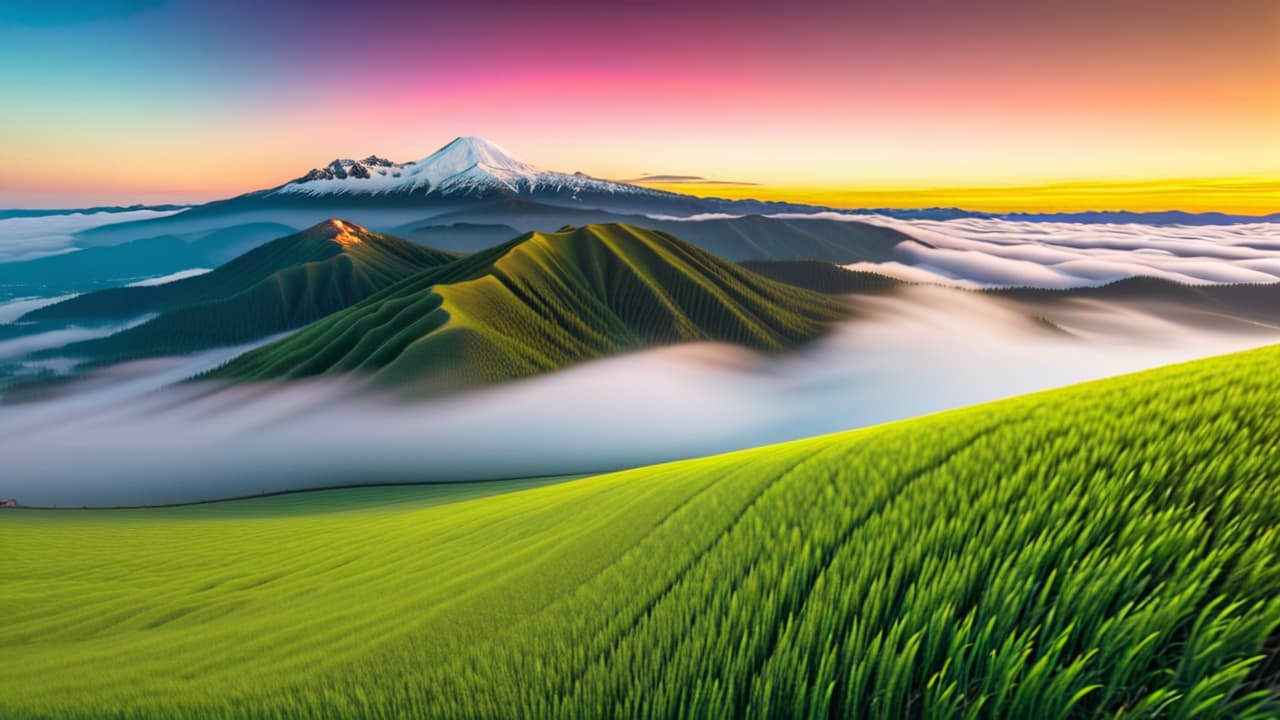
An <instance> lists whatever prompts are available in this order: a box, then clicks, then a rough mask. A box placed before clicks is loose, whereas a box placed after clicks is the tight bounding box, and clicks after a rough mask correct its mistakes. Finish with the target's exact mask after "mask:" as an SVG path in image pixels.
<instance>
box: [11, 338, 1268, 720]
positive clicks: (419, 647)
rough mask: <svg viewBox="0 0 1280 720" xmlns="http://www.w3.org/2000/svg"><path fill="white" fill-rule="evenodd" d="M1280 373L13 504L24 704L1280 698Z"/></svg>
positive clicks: (822, 710) (1183, 373) (684, 704)
mask: <svg viewBox="0 0 1280 720" xmlns="http://www.w3.org/2000/svg"><path fill="white" fill-rule="evenodd" d="M1277 368H1280V348H1269V349H1264V350H1260V351H1254V352H1250V353H1246V354H1241V355H1237V356H1230V357H1225V358H1220V359H1213V360H1207V361H1200V362H1197V363H1191V364H1186V365H1180V366H1174V367H1171V368H1166V369H1162V370H1157V371H1152V372H1148V373H1143V374H1139V375H1135V376H1129V377H1125V378H1120V379H1115V380H1108V381H1102V382H1097V383H1090V384H1087V385H1082V386H1077V387H1074V388H1068V389H1065V390H1060V391H1053V392H1049V393H1042V394H1038V395H1032V396H1027V397H1024V398H1018V399H1014V400H1008V401H1003V402H999V403H994V404H990V405H984V406H978V407H975V408H970V409H965V410H960V411H954V412H949V413H944V414H940V415H935V416H930V417H927V418H922V419H918V420H913V421H906V422H900V423H895V424H891V425H886V426H881V427H876V428H870V429H866V430H861V431H855V432H850V433H843V434H838V435H832V436H826V437H821V438H814V439H810V440H805V441H800V442H794V443H788V444H785V445H779V446H774V447H769V448H761V449H757V450H750V451H746V452H741V453H734V454H729V455H723V456H718V457H712V458H707V459H701V460H693V461H687V462H680V463H672V464H668V465H662V466H656V467H650V468H642V469H637V470H633V471H628V472H622V473H615V474H610V475H604V476H598V477H593V478H585V479H581V480H576V481H570V482H564V483H560V484H555V485H550V486H546V487H539V488H534V489H528V490H523V491H518V492H511V493H507V494H501V495H494V496H490V497H484V498H477V499H473V500H469V501H463V502H457V503H455V504H452V505H449V506H434V507H425V506H423V505H422V504H421V503H418V502H417V501H416V500H415V497H416V496H415V493H416V492H418V491H415V490H412V489H404V490H394V491H392V490H369V491H343V492H344V493H345V495H330V494H315V495H310V496H308V495H301V496H293V497H291V498H280V499H273V500H267V501H246V502H240V503H224V504H220V505H212V506H202V507H192V508H185V509H181V508H180V509H166V510H156V511H145V510H144V511H63V512H43V511H10V512H8V513H7V514H4V515H0V546H3V547H4V548H5V550H6V556H7V558H8V559H7V562H6V568H5V583H4V584H3V586H0V588H2V590H0V612H3V615H4V617H5V618H6V625H5V632H4V633H3V635H0V674H3V676H4V677H5V679H6V689H5V692H4V693H3V694H0V715H4V716H6V717H24V716H29V715H38V714H41V713H44V714H50V715H58V716H63V717H85V718H89V717H93V718H101V717H111V716H114V715H116V714H123V715H128V716H137V717H183V716H219V717H222V716H255V715H256V716H280V717H297V718H312V717H316V718H321V717H363V718H391V717H420V716H441V717H466V716H477V717H510V716H513V715H521V716H558V717H565V716H581V717H601V716H623V717H646V716H647V717H680V716H684V717H690V716H705V717H727V716H730V715H743V716H760V717H763V716H791V717H800V716H810V717H824V718H825V717H829V716H834V717H850V716H859V717H879V718H902V717H946V718H950V717H966V716H967V717H1036V718H1054V717H1094V716H1099V715H1104V714H1105V715H1123V716H1126V717H1169V718H1186V717H1192V716H1195V717H1226V716H1235V717H1242V716H1255V717H1274V716H1275V713H1276V712H1278V711H1280V705H1278V704H1277V694H1276V692H1277V691H1276V690H1275V687H1276V685H1277V682H1278V681H1280V661H1278V658H1277V655H1276V653H1277V645H1278V644H1280V456H1277V455H1276V454H1275V453H1274V452H1273V451H1274V448H1275V447H1276V443H1277V441H1278V440H1280V373H1277V372H1276V371H1277ZM365 492H368V493H384V494H392V495H394V496H395V497H397V498H399V499H400V500H401V502H399V503H397V504H390V503H386V504H380V503H378V502H372V501H369V502H365V503H363V504H362V505H361V506H359V507H352V508H351V509H343V508H342V507H341V506H342V505H344V504H345V503H347V502H349V501H350V499H352V498H356V497H362V496H364V493H365ZM421 492H428V493H439V492H442V491H441V490H439V489H432V490H430V491H421ZM313 504H323V505H324V507H323V508H322V509H323V512H319V511H317V510H318V508H316V507H314V505H313ZM283 506H287V507H283ZM286 509H287V510H288V511H287V512H285V511H284V510H286ZM276 510H279V512H276Z"/></svg>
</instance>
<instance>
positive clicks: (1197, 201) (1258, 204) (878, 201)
mask: <svg viewBox="0 0 1280 720" xmlns="http://www.w3.org/2000/svg"><path fill="white" fill-rule="evenodd" d="M637 184H643V185H644V186H645V187H652V188H656V189H660V190H669V191H671V192H678V193H685V194H689V195H697V196H700V197H721V198H727V199H732V200H741V199H755V200H770V201H778V202H794V203H803V204H810V205H824V206H829V207H836V208H845V209H857V208H899V209H906V208H929V207H955V208H961V209H964V210H975V211H980V212H1001V213H1007V212H1038V213H1046V212H1083V211H1091V210H1092V211H1108V210H1130V211H1135V212H1153V211H1163V210H1182V211H1185V212H1194V213H1200V212H1221V213H1228V214H1236V215H1269V214H1272V213H1280V177H1276V178H1249V177H1235V178H1232V177H1217V178H1189V179H1172V180H1142V181H1076V182H1058V183H1045V184H1039V185H1016V186H972V187H936V188H928V187H924V188H911V187H901V188H830V187H789V186H774V185H704V184H696V183H637Z"/></svg>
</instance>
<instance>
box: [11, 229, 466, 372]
mask: <svg viewBox="0 0 1280 720" xmlns="http://www.w3.org/2000/svg"><path fill="white" fill-rule="evenodd" d="M455 259H456V257H455V256H454V255H452V254H449V253H445V252H440V251H437V250H431V249H429V248H424V247H420V246H418V245H415V244H413V243H410V242H408V241H405V240H400V239H398V238H394V237H391V236H387V235H379V234H377V233H373V232H370V231H369V230H366V229H365V228H363V227H360V226H359V225H355V224H353V223H346V222H343V221H341V220H329V221H326V222H324V223H321V224H319V225H316V226H314V227H311V228H309V229H307V230H304V231H302V232H300V233H297V234H294V235H289V236H287V237H283V238H279V239H277V240H273V241H271V242H269V243H267V244H265V245H262V246H260V247H258V248H255V249H254V250H251V251H249V252H248V253H245V254H244V255H241V256H240V257H238V258H236V259H234V260H232V261H231V262H229V263H227V264H226V265H223V266H222V267H219V268H218V269H216V270H214V271H212V272H209V273H207V274H204V275H199V276H196V277H193V278H188V279H185V280H179V281H176V282H171V283H167V284H165V285H157V286H152V287H128V288H113V289H110V290H103V291H99V292H95V293H90V294H87V295H81V296H79V297H76V298H72V299H70V300H67V301H65V302H61V303H58V304H56V305H50V306H48V307H45V308H41V309H39V310H36V311H34V312H31V313H28V314H27V315H26V316H24V318H23V320H24V321H36V322H38V323H43V324H52V323H57V322H64V323H68V322H94V321H98V322H104V321H108V320H113V319H123V318H129V317H136V316H139V315H144V314H150V313H157V314H158V316H157V317H155V318H153V319H152V320H150V321H148V322H146V323H143V324H142V325H139V326H137V327H134V328H131V329H129V330H125V331H123V332H119V333H116V334H114V335H111V336H109V337H106V338H102V339H99V340H90V341H86V342H82V343H75V344H73V345H69V346H67V347H65V348H59V349H57V350H56V351H50V352H56V353H57V354H60V355H72V356H77V355H78V356H86V357H90V358H96V359H100V360H118V359H124V358H129V357H140V356H146V355H158V354H169V353H184V352H191V351H193V350H198V349H203V348H208V347H215V346H218V345H229V344H235V343H239V342H246V341H249V340H253V339H255V338H259V337H264V336H267V335H270V334H273V333H277V332H281V331H284V330H290V329H293V328H296V327H300V326H302V325H305V324H307V323H309V322H312V321H314V320H317V319H319V318H321V317H324V316H325V315H328V314H330V313H333V312H335V311H337V310H341V309H343V308H346V307H349V306H351V305H353V304H355V303H357V302H359V301H360V300H363V299H364V298H366V297H369V296H370V295H372V294H374V293H376V292H377V291H379V290H381V289H383V288H386V287H388V286H391V285H393V284H395V283H396V282H398V281H400V280H403V279H405V278H407V277H410V276H412V275H415V274H416V273H418V272H420V271H422V270H424V269H428V268H432V267H438V266H440V265H444V264H447V263H450V262H453V261H454V260H455Z"/></svg>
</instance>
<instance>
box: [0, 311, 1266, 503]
mask: <svg viewBox="0 0 1280 720" xmlns="http://www.w3.org/2000/svg"><path fill="white" fill-rule="evenodd" d="M860 302H861V303H862V304H861V307H860V308H859V309H860V315H861V318H862V319H861V320H859V321H858V322H855V323H851V324H848V325H845V326H843V327H841V328H840V329H839V330H838V331H837V332H835V333H833V334H832V335H831V336H830V337H828V338H826V339H825V340H823V341H820V342H819V343H817V344H816V345H814V346H811V347H809V348H807V349H805V350H803V351H800V352H798V353H795V354H793V355H790V356H787V357H783V358H767V357H762V356H760V355H757V354H754V353H751V352H748V351H745V350H742V349H740V348H736V347H729V346H724V345H711V344H694V345H684V346H677V347H671V348H664V349H659V350H653V351H649V352H644V353H637V354H633V355H628V356H624V357H617V358H612V359H608V360H602V361H598V362H593V363H588V364H586V365H582V366H579V367H577V368H574V369H570V370H568V371H564V372H560V373H554V374H551V375H547V376H543V377H539V378H535V379H531V380H526V381H522V382H516V383H511V384H508V385H504V386H500V387H496V388H491V389H485V390H480V391H476V392H471V393H467V394H465V395H461V396H457V397H451V398H445V399H439V400H434V401H430V402H421V403H406V402H403V401H401V400H399V399H394V398H388V399H383V400H377V399H374V398H371V397H369V396H367V395H364V394H359V393H355V392H353V388H352V386H351V385H350V384H348V383H346V382H336V381H325V382H311V383H301V384H294V385H286V386H279V385H249V386H238V387H231V388H224V389H214V388H210V387H207V386H199V385H182V386H178V387H167V388H164V386H166V385H169V384H170V383H172V382H173V381H174V380H177V379H180V378H181V377H185V376H187V375H190V374H192V373H194V372H198V371H200V370H202V369H207V368H209V367H213V366H215V365H217V364H219V363H221V362H223V361H225V359H226V358H227V357H229V356H230V355H232V354H234V353H235V352H238V351H239V350H224V351H218V352H215V353H205V354H203V355H201V356H197V357H195V358H190V359H186V360H183V361H152V362H149V363H144V364H135V365H132V366H123V367H120V368H116V369H114V370H112V373H114V376H111V377H106V378H99V379H98V380H97V381H96V382H97V384H96V385H94V386H91V387H86V388H83V389H82V390H81V391H79V392H76V393H74V394H71V395H69V396H67V397H66V398H64V399H61V400H53V401H48V402H42V403H38V404H32V405H27V406H0V457H3V458H5V463H4V470H3V472H2V473H0V497H15V498H17V499H18V500H19V501H20V502H23V503H27V504H33V505H50V504H57V505H117V504H145V503H159V502H174V501H191V500H200V499H211V498H219V497H228V496H235V495H244V494H256V493H260V492H264V491H265V492H272V491H279V490H286V489H298V488H312V487H318V486H328V485H343V484H350V483H361V482H386V481H396V482H409V481H417V482H421V481H463V480H477V479H487V478H500V477H515V476H530V475H545V474H561V473H585V472H599V471H605V470H611V469H617V468H623V467H631V466H636V465H643V464H648V463H655V462H661V461H665V460H673V459H678V458H684V457H693V456H698V455H705V454H710V453H717V452H724V451H729V450H734V449H739V448H745V447H752V446H757V445H761V444H767V443H772V442H779V441H784V440H790V439H794V438H799V437H807V436H811V435H816V434H821V433H827V432H834V431H839V430H845V429H849V428H855V427H860V426H865V425H869V424H874V423H881V422H886V421H890V420H895V419H899V418H904V417H911V416H915V415H920V414H923V413H929V412H934V411H938V410H944V409H947V408H952V407H959V406H963V405H968V404H972V403H976V402H983V401H987V400H994V399H997V398H1001V397H1006V396H1010V395H1016V394H1020V393H1025V392H1030V391H1035V390H1040V389H1045V388H1049V387H1055V386H1059V385H1064V384H1068V383H1073V382H1078V381H1082V380H1088V379H1091V378H1097V377H1102V376H1108V375H1114V374H1118V373H1124V372H1130V371H1134V370H1139V369H1143V368H1148V367H1153V366H1157V365H1162V364H1167V363H1170V362H1176V361H1181V360H1189V359H1193V358H1198V357H1204V356H1209V355H1215V354H1220V353H1225V352H1230V351H1235V350H1240V349H1245V348H1249V347H1255V346H1259V345H1264V344H1269V343H1272V342H1276V341H1280V333H1276V332H1269V333H1256V334H1227V333H1224V332H1220V331H1216V330H1204V329H1190V328H1186V327H1183V326H1180V325H1177V324H1175V323H1172V322H1169V321H1168V320H1165V319H1161V318H1159V317H1155V316H1151V315H1148V314H1145V313H1143V312H1139V311H1135V310H1132V309H1124V308H1116V307H1113V306H1106V305H1102V304H1095V305H1091V306H1089V308H1088V309H1087V310H1084V311H1077V313H1076V314H1075V315H1074V316H1073V317H1072V324H1073V327H1072V329H1073V330H1077V329H1078V330H1081V331H1084V330H1089V329H1090V328H1092V329H1093V330H1094V332H1091V333H1086V332H1081V333H1078V335H1080V336H1088V337H1089V340H1087V341H1086V340H1082V339H1080V338H1079V337H1072V336H1070V335H1066V334H1062V333H1054V332H1052V331H1050V330H1047V329H1046V328H1045V327H1044V326H1043V325H1040V324H1037V323H1035V322H1033V321H1031V320H1030V319H1029V318H1028V316H1027V315H1026V314H1025V312H1022V311H1020V309H1019V308H1017V307H1016V306H1013V305H1011V304H1009V303H1007V302H1004V301H999V300H995V299H991V298H987V297H984V296H979V295H976V294H971V293H965V292H962V291H958V290H951V289H947V288H937V287H920V288H912V289H909V290H907V291H904V292H902V293H900V294H894V295H887V296H877V297H871V298H864V299H863V300H861V301H860ZM158 388H163V389H158Z"/></svg>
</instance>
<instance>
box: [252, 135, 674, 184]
mask: <svg viewBox="0 0 1280 720" xmlns="http://www.w3.org/2000/svg"><path fill="white" fill-rule="evenodd" d="M539 192H544V193H557V194H570V195H576V194H578V193H589V194H605V195H618V194H627V195H645V196H667V195H669V193H665V192H662V191H658V190H651V189H649V188H643V187H639V186H636V185H627V184H625V183H616V182H610V181H608V180H600V179H597V178H593V177H589V176H587V175H583V174H581V173H575V174H572V175H570V174H567V173H559V172H552V171H549V170H543V169H541V168H538V167H536V166H534V165H530V164H529V163H526V162H524V161H523V160H520V159H518V158H516V157H514V156H513V155H511V153H509V152H507V151H506V150H504V149H502V147H501V146H499V145H498V144H497V143H494V142H493V141H491V140H486V139H485V138H480V137H460V138H456V139H454V140H453V141H452V142H450V143H449V144H448V145H445V146H444V147H442V148H440V149H439V150H437V151H435V152H433V153H431V154H430V155H428V156H426V157H425V158H423V159H421V160H419V161H417V162H409V163H393V162H391V161H389V160H384V159H382V158H379V157H377V156H372V155H371V156H370V157H368V158H365V159H364V160H342V159H339V160H334V161H333V162H332V163H330V164H329V165H327V166H325V167H323V168H315V169H314V170H312V171H311V172H309V173H307V174H306V175H304V176H302V177H300V178H298V179H296V180H294V181H292V182H289V183H287V184H285V185H282V186H280V187H278V188H276V189H274V190H271V191H269V193H268V195H288V194H296V195H307V196H313V197H318V196H324V195H403V194H408V195H437V196H476V197H483V196H492V195H509V194H530V193H539Z"/></svg>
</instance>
